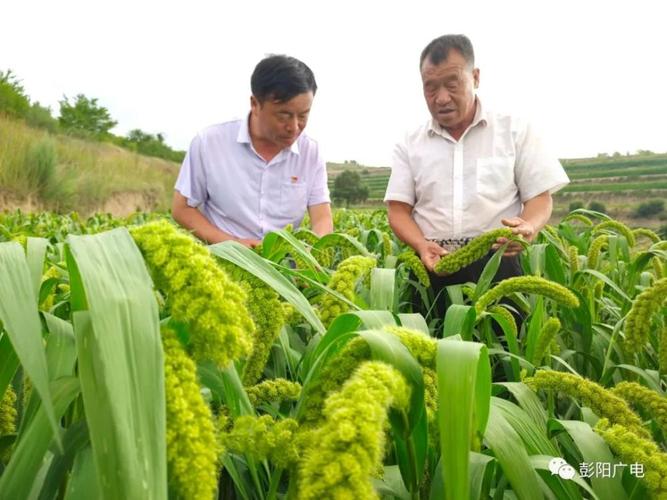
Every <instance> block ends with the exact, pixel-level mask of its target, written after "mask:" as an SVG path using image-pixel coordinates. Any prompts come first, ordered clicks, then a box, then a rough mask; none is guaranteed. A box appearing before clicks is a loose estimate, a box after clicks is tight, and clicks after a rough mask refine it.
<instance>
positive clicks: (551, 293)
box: [475, 276, 579, 315]
mask: <svg viewBox="0 0 667 500" xmlns="http://www.w3.org/2000/svg"><path fill="white" fill-rule="evenodd" d="M515 292H521V293H534V294H538V295H543V296H544V297H546V298H548V299H551V300H553V301H555V302H557V303H558V304H560V305H562V306H565V307H572V308H574V307H579V299H578V298H577V296H576V295H574V293H572V292H571V291H570V290H568V289H567V288H565V287H564V286H563V285H560V284H558V283H555V282H553V281H549V280H547V279H544V278H540V277H538V276H515V277H512V278H508V279H505V280H503V281H501V282H500V283H498V284H497V285H496V286H494V287H493V288H491V289H490V290H488V291H487V292H485V293H484V294H483V295H482V296H481V297H480V298H479V299H478V300H477V302H476V303H475V310H476V311H477V314H478V315H479V314H481V313H482V311H484V310H485V309H486V308H487V306H488V305H489V304H492V303H493V302H495V301H497V300H499V299H501V298H503V297H506V296H507V295H509V294H511V293H515Z"/></svg>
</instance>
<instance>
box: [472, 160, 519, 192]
mask: <svg viewBox="0 0 667 500" xmlns="http://www.w3.org/2000/svg"><path fill="white" fill-rule="evenodd" d="M476 176H477V179H476V187H477V195H478V196H481V197H483V198H485V199H487V200H491V201H508V198H511V197H512V196H513V195H514V193H516V190H517V187H516V182H515V180H514V158H512V157H508V156H489V157H484V158H478V159H477V173H476Z"/></svg>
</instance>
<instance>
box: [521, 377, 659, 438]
mask: <svg viewBox="0 0 667 500" xmlns="http://www.w3.org/2000/svg"><path fill="white" fill-rule="evenodd" d="M524 383H525V384H526V385H528V386H529V387H530V388H532V389H533V390H538V389H549V390H553V391H560V392H563V393H565V394H567V395H568V396H570V397H572V398H574V399H577V400H579V401H580V402H581V403H583V405H584V406H588V407H590V408H591V409H592V410H593V411H594V412H595V414H596V415H598V416H599V417H600V418H603V417H605V418H608V419H609V421H610V422H612V423H614V424H619V425H623V426H626V427H627V428H628V429H630V430H632V432H634V433H636V434H637V435H638V436H641V437H644V438H650V434H649V433H648V431H647V430H646V429H644V427H643V425H642V421H641V419H640V418H639V416H638V415H637V414H636V413H635V412H633V411H632V410H631V409H630V406H628V404H627V403H626V402H625V401H624V400H623V399H622V398H620V397H618V396H617V395H615V394H614V393H613V392H612V391H610V390H608V389H605V388H604V387H602V386H601V385H599V384H596V383H595V382H593V381H592V380H588V379H585V378H582V377H579V376H577V375H574V374H572V373H566V372H557V371H552V370H538V371H536V372H535V375H534V376H533V377H530V378H527V379H525V380H524Z"/></svg>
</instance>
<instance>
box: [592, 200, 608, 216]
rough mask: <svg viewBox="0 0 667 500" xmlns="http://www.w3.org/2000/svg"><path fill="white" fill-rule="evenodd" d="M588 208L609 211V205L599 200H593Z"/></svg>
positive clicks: (603, 211)
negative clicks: (606, 205)
mask: <svg viewBox="0 0 667 500" xmlns="http://www.w3.org/2000/svg"><path fill="white" fill-rule="evenodd" d="M588 209H589V210H595V211H596V212H602V213H606V212H607V207H605V206H604V204H603V203H600V202H599V201H591V202H590V203H589V204H588Z"/></svg>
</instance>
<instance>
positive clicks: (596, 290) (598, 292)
mask: <svg viewBox="0 0 667 500" xmlns="http://www.w3.org/2000/svg"><path fill="white" fill-rule="evenodd" d="M605 285H606V283H605V282H604V281H602V280H598V281H596V282H595V285H593V297H595V298H596V299H601V298H602V293H603V292H604V287H605Z"/></svg>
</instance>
